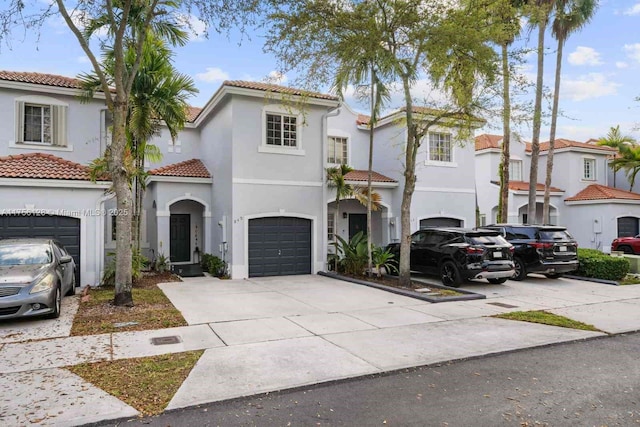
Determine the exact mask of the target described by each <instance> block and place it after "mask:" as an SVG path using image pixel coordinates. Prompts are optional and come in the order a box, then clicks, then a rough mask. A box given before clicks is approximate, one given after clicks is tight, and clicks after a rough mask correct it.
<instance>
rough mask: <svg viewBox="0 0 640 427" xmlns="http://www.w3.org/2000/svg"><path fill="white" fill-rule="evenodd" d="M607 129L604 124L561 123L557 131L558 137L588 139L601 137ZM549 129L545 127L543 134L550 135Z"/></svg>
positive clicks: (575, 139)
mask: <svg viewBox="0 0 640 427" xmlns="http://www.w3.org/2000/svg"><path fill="white" fill-rule="evenodd" d="M606 133H607V131H606V130H605V129H604V128H603V127H602V126H600V127H599V126H587V125H586V124H584V123H583V124H577V125H561V126H558V129H557V131H556V135H557V138H566V139H571V140H573V141H581V142H584V141H588V140H589V139H591V138H600V137H601V136H603V135H605V134H606ZM548 134H549V129H548V128H545V129H543V135H548Z"/></svg>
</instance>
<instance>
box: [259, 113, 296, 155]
mask: <svg viewBox="0 0 640 427" xmlns="http://www.w3.org/2000/svg"><path fill="white" fill-rule="evenodd" d="M297 121H298V118H297V117H296V116H289V115H285V114H271V113H269V114H267V129H266V132H267V145H274V146H280V147H296V144H297V140H298V138H297V132H298V124H297Z"/></svg>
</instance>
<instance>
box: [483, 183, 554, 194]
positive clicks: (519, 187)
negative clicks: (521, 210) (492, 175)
mask: <svg viewBox="0 0 640 427" xmlns="http://www.w3.org/2000/svg"><path fill="white" fill-rule="evenodd" d="M491 183H492V184H496V185H500V183H499V182H498V181H491ZM509 190H513V191H529V183H528V182H526V181H509ZM538 191H544V184H540V183H538V184H536V192H538ZM551 191H552V192H554V193H563V192H564V190H563V189H561V188H558V187H554V186H551Z"/></svg>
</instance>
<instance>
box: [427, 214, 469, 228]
mask: <svg viewBox="0 0 640 427" xmlns="http://www.w3.org/2000/svg"><path fill="white" fill-rule="evenodd" d="M429 227H462V221H461V220H459V219H456V218H448V217H437V218H427V219H422V220H420V229H424V228H429Z"/></svg>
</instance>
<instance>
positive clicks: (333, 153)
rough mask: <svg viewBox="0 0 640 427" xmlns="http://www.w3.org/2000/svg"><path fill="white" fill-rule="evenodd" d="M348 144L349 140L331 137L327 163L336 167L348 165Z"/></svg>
mask: <svg viewBox="0 0 640 427" xmlns="http://www.w3.org/2000/svg"><path fill="white" fill-rule="evenodd" d="M347 145H348V142H347V138H344V137H338V136H330V137H329V144H328V147H327V152H328V156H327V157H328V158H327V163H333V164H336V165H346V164H348V162H349V159H348V154H347V153H348V147H347Z"/></svg>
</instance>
